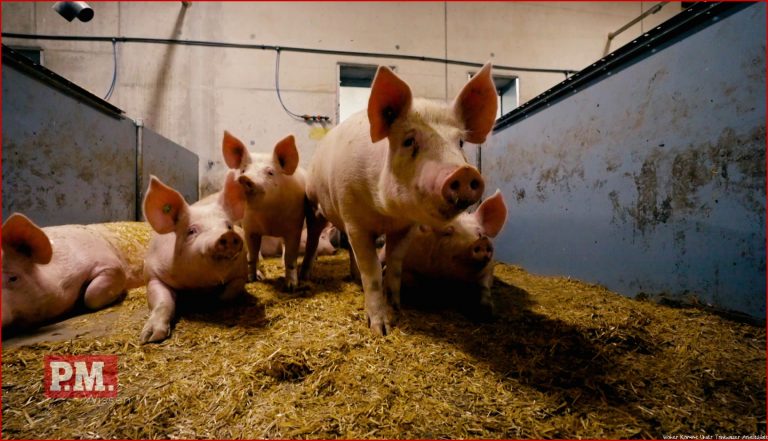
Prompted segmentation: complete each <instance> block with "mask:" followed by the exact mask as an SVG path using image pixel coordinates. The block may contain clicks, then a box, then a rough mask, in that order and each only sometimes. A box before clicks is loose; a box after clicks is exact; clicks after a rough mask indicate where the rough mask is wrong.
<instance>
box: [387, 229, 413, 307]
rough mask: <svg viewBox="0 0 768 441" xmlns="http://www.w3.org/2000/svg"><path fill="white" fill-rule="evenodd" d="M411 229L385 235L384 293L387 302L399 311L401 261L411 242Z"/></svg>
mask: <svg viewBox="0 0 768 441" xmlns="http://www.w3.org/2000/svg"><path fill="white" fill-rule="evenodd" d="M410 231H411V229H406V230H403V231H398V232H396V233H388V234H387V246H386V248H385V250H386V265H387V272H386V274H385V275H384V290H385V291H384V292H385V294H386V296H387V301H389V304H390V305H391V306H392V307H393V308H394V309H395V310H396V311H399V310H400V282H401V279H402V275H403V259H405V254H406V253H407V252H408V245H409V244H410V242H411V235H410Z"/></svg>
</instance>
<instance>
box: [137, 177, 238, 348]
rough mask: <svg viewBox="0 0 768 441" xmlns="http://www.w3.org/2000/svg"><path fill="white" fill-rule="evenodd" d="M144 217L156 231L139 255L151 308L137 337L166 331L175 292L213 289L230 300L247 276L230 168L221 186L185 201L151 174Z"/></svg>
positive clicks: (162, 335)
mask: <svg viewBox="0 0 768 441" xmlns="http://www.w3.org/2000/svg"><path fill="white" fill-rule="evenodd" d="M143 207H144V217H145V218H146V219H147V221H148V222H149V224H150V225H151V226H152V228H153V229H154V230H155V232H156V233H157V234H154V235H153V236H152V240H151V241H150V244H149V251H148V252H147V257H146V259H145V261H144V275H145V277H146V280H147V300H148V302H149V308H150V310H151V312H150V315H149V319H148V320H147V323H146V324H145V325H144V329H142V331H141V336H140V339H141V342H142V343H147V342H155V341H161V340H164V339H166V338H168V337H169V336H170V335H171V320H172V319H173V316H174V314H175V310H176V296H177V295H178V294H182V293H185V292H186V293H189V294H191V293H201V294H209V293H210V294H217V295H218V296H219V298H221V299H222V300H229V299H232V298H234V297H235V296H237V295H238V294H240V293H241V292H243V291H244V289H245V283H246V282H247V279H248V274H247V266H246V256H245V250H243V238H242V230H241V228H240V227H238V226H235V225H234V222H236V221H238V220H239V219H241V218H242V217H243V212H244V210H245V194H244V193H243V190H242V188H241V186H240V184H238V183H237V182H236V181H235V173H234V172H232V171H230V172H229V173H228V174H227V176H226V180H225V183H224V189H223V190H222V191H221V192H219V193H217V194H214V195H211V196H209V197H208V198H206V199H203V200H201V201H198V202H196V203H194V204H192V205H188V204H187V202H186V201H185V200H184V197H183V196H182V195H181V194H179V192H177V191H176V190H174V189H173V188H171V187H168V186H167V185H165V184H163V183H162V182H160V180H159V179H157V178H156V177H155V176H151V177H150V181H149V189H148V190H147V194H146V196H145V197H144V205H143Z"/></svg>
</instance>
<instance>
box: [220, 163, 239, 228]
mask: <svg viewBox="0 0 768 441" xmlns="http://www.w3.org/2000/svg"><path fill="white" fill-rule="evenodd" d="M235 174H236V173H235V171H234V170H230V171H228V172H227V177H226V179H225V180H224V190H223V191H222V192H221V196H219V205H221V207H222V208H223V209H224V212H225V213H226V214H227V217H228V218H229V220H230V221H232V222H237V221H239V220H240V219H242V218H243V216H245V189H244V188H243V186H242V185H240V183H239V182H237V180H236V179H235Z"/></svg>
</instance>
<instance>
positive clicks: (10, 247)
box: [2, 213, 147, 330]
mask: <svg viewBox="0 0 768 441" xmlns="http://www.w3.org/2000/svg"><path fill="white" fill-rule="evenodd" d="M134 224H135V225H134ZM120 225H122V226H120ZM130 227H136V228H138V229H143V228H145V227H143V226H142V225H141V224H139V223H130V224H128V223H125V225H123V224H122V223H120V224H117V223H116V224H93V225H62V226H56V227H46V228H40V227H38V226H37V225H35V224H34V223H33V222H32V221H31V220H29V219H28V218H27V217H26V216H24V215H23V214H19V213H14V214H12V215H11V216H9V217H8V219H7V220H6V221H5V223H4V224H3V231H2V248H3V257H2V260H3V292H2V306H3V319H2V320H3V322H2V323H3V329H4V330H6V329H10V330H15V329H19V328H25V327H32V326H34V325H39V324H41V323H44V322H47V321H50V320H52V319H55V318H58V317H61V316H62V315H64V314H66V313H67V312H68V311H70V310H71V309H72V308H74V307H75V305H76V303H77V302H78V301H79V300H80V299H82V301H83V303H84V304H85V306H86V307H87V308H88V309H92V310H96V309H101V308H103V307H105V306H107V305H109V304H111V303H113V302H115V301H116V300H118V299H119V298H120V296H121V294H123V293H125V291H126V290H128V289H131V288H136V287H138V286H141V284H142V282H143V278H142V273H141V271H142V260H143V258H144V253H145V252H146V249H147V243H146V241H144V242H142V241H141V239H140V235H138V234H137V235H134V236H133V237H127V235H121V234H120V229H121V228H126V229H129V228H130Z"/></svg>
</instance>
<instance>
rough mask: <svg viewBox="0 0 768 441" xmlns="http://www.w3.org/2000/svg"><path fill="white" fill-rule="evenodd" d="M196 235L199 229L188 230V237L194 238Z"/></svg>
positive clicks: (191, 228) (190, 228)
mask: <svg viewBox="0 0 768 441" xmlns="http://www.w3.org/2000/svg"><path fill="white" fill-rule="evenodd" d="M195 234H197V227H189V228H187V237H190V236H194V235H195Z"/></svg>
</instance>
